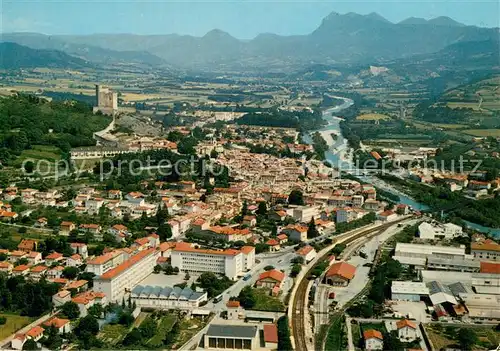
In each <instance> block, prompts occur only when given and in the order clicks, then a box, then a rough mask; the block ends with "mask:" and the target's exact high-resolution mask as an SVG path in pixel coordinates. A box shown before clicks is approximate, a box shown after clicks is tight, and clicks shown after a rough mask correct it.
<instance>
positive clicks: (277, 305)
mask: <svg viewBox="0 0 500 351" xmlns="http://www.w3.org/2000/svg"><path fill="white" fill-rule="evenodd" d="M253 292H254V296H255V306H253V307H252V309H253V310H257V311H275V312H281V311H284V310H285V306H284V305H283V302H281V300H280V299H279V298H277V297H273V296H271V295H269V290H268V289H254V290H253Z"/></svg>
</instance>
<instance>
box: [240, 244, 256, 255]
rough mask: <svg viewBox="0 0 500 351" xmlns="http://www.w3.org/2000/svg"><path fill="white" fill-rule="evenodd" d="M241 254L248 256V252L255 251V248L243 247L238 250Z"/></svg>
mask: <svg viewBox="0 0 500 351" xmlns="http://www.w3.org/2000/svg"><path fill="white" fill-rule="evenodd" d="M240 251H241V252H243V253H244V254H245V255H248V254H249V253H250V252H252V251H255V247H253V246H243V247H242V248H241V249H240Z"/></svg>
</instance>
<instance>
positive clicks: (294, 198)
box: [288, 190, 304, 206]
mask: <svg viewBox="0 0 500 351" xmlns="http://www.w3.org/2000/svg"><path fill="white" fill-rule="evenodd" d="M288 203H289V204H290V205H298V206H302V205H304V195H303V194H302V191H300V190H292V191H291V193H290V195H288Z"/></svg>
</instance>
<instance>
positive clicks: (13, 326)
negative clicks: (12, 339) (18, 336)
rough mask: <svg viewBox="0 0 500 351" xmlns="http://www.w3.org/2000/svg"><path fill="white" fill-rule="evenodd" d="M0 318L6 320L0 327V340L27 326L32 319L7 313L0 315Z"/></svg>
mask: <svg viewBox="0 0 500 351" xmlns="http://www.w3.org/2000/svg"><path fill="white" fill-rule="evenodd" d="M0 317H5V318H7V322H6V323H5V324H4V325H2V326H1V327H0V340H3V339H5V338H7V337H8V336H10V335H11V334H14V333H15V332H16V331H18V330H19V329H21V328H23V327H25V326H27V325H28V324H30V323H31V322H32V321H33V319H32V318H29V317H24V316H19V315H16V314H9V313H0Z"/></svg>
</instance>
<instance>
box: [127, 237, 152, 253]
mask: <svg viewBox="0 0 500 351" xmlns="http://www.w3.org/2000/svg"><path fill="white" fill-rule="evenodd" d="M130 247H132V248H134V249H137V250H139V251H142V250H146V249H147V248H149V239H148V238H139V239H135V241H134V242H133V243H132V245H131V246H130Z"/></svg>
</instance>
